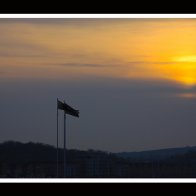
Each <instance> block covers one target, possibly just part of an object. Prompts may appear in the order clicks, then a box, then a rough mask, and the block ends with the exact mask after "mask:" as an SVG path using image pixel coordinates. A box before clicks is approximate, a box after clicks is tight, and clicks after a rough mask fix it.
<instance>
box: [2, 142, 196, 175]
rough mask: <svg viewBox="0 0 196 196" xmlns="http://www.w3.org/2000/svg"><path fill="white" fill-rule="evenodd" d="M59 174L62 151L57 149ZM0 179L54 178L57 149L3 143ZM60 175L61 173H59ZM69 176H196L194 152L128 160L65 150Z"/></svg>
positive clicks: (61, 171)
mask: <svg viewBox="0 0 196 196" xmlns="http://www.w3.org/2000/svg"><path fill="white" fill-rule="evenodd" d="M59 154H60V172H59V173H60V174H63V150H62V149H60V153H59ZM0 177H1V178H53V177H56V149H55V148H54V147H53V146H50V145H45V144H41V143H32V142H30V143H26V144H23V143H20V142H13V141H9V142H5V143H2V144H0ZM60 177H63V176H60ZM67 177H69V178H170V177H175V178H176V177H177V178H178V177H180V178H182V177H183V178H186V177H187V178H188V177H189V178H195V177H196V152H195V151H190V152H188V153H186V154H183V155H178V156H173V157H170V158H168V159H166V160H162V161H151V162H131V161H129V160H126V159H123V158H119V157H117V156H116V155H115V154H112V153H108V152H102V151H95V150H88V151H80V150H67Z"/></svg>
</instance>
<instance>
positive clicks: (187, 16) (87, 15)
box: [0, 14, 196, 18]
mask: <svg viewBox="0 0 196 196" xmlns="http://www.w3.org/2000/svg"><path fill="white" fill-rule="evenodd" d="M0 18H196V14H0Z"/></svg>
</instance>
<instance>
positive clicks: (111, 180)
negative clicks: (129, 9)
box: [0, 14, 196, 183]
mask: <svg viewBox="0 0 196 196" xmlns="http://www.w3.org/2000/svg"><path fill="white" fill-rule="evenodd" d="M1 18H196V14H0V19H1ZM4 182H5V183H21V182H23V183H31V182H39V183H45V182H47V183H54V182H57V183H62V182H66V183H89V182H90V183H99V182H104V183H111V182H112V183H154V182H156V183H168V182H169V183H176V182H177V183H191V182H196V179H188V178H186V179H183V178H175V179H172V178H165V179H161V178H157V179H155V178H150V179H149V178H147V179H143V178H140V179H138V178H136V179H134V178H128V179H122V178H119V179H118V178H116V179H113V178H111V179H103V178H99V179H95V178H93V179H79V178H78V179H77V178H75V179H55V178H54V179H39V178H37V179H30V178H26V179H24V178H23V179H20V178H18V179H0V183H4Z"/></svg>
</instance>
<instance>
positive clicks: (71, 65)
mask: <svg viewBox="0 0 196 196" xmlns="http://www.w3.org/2000/svg"><path fill="white" fill-rule="evenodd" d="M58 65H60V66H65V67H95V68H102V67H111V66H112V67H114V66H115V65H114V64H112V65H110V64H91V63H63V64H58Z"/></svg>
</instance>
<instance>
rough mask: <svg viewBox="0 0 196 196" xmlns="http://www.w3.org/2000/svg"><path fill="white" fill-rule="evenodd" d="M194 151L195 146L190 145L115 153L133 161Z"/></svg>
mask: <svg viewBox="0 0 196 196" xmlns="http://www.w3.org/2000/svg"><path fill="white" fill-rule="evenodd" d="M194 151H196V146H192V147H189V146H187V147H179V148H167V149H159V150H149V151H140V152H121V153H116V155H117V156H118V157H121V158H125V159H128V160H130V161H133V162H141V161H142V162H151V161H161V160H166V159H169V158H171V157H173V156H177V155H184V154H186V153H189V152H194Z"/></svg>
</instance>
